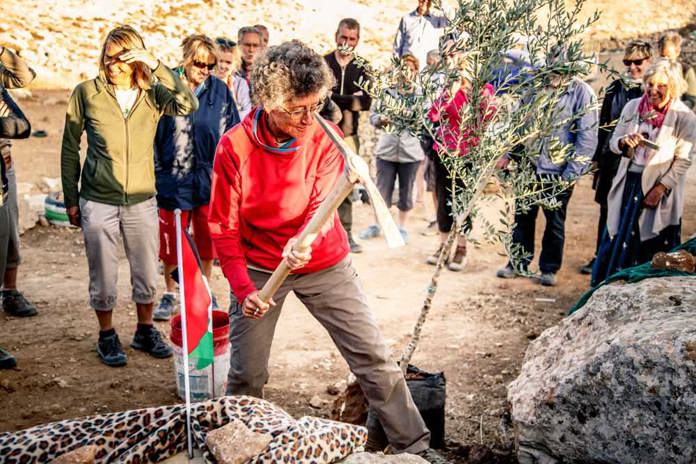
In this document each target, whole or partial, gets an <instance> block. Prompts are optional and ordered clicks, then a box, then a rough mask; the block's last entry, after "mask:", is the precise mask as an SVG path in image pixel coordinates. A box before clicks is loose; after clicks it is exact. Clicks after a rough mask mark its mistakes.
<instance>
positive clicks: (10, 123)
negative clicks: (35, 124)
mask: <svg viewBox="0 0 696 464" xmlns="http://www.w3.org/2000/svg"><path fill="white" fill-rule="evenodd" d="M0 106H3V107H6V108H7V110H8V114H7V115H6V116H3V117H0V152H2V150H5V149H7V150H9V145H10V142H9V140H3V139H26V138H27V137H29V134H31V124H29V120H28V119H27V117H26V116H24V113H22V110H21V109H19V106H17V103H15V101H14V100H13V99H12V97H11V96H10V94H9V93H8V92H7V89H5V88H4V87H1V86H0ZM5 170H6V168H5V162H4V161H3V159H2V157H0V179H1V180H2V201H0V205H4V204H5V202H6V200H7V192H8V184H7V173H6V172H5Z"/></svg>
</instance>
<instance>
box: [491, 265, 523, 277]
mask: <svg viewBox="0 0 696 464" xmlns="http://www.w3.org/2000/svg"><path fill="white" fill-rule="evenodd" d="M518 275H519V274H518V272H517V271H515V270H514V269H513V268H512V266H511V265H510V264H506V265H505V267H504V268H501V269H498V272H496V273H495V276H496V277H499V278H501V279H513V278H515V277H517V276H518Z"/></svg>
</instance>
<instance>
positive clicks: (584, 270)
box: [580, 258, 595, 275]
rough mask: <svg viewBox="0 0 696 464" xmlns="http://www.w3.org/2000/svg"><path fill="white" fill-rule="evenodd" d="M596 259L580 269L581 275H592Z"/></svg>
mask: <svg viewBox="0 0 696 464" xmlns="http://www.w3.org/2000/svg"><path fill="white" fill-rule="evenodd" d="M594 261H595V258H592V259H591V260H590V262H589V263H587V264H585V265H584V266H583V267H581V268H580V274H585V275H590V274H592V266H594Z"/></svg>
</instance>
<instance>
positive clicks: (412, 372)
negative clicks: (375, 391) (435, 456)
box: [366, 364, 447, 450]
mask: <svg viewBox="0 0 696 464" xmlns="http://www.w3.org/2000/svg"><path fill="white" fill-rule="evenodd" d="M406 384H407V385H408V389H409V390H410V391H411V396H412V397H413V402H414V403H416V407H417V408H418V411H419V412H420V414H421V417H423V421H424V422H425V425H426V426H427V427H428V429H429V430H430V447H431V448H444V447H445V399H446V396H447V394H446V391H445V384H446V381H445V375H444V373H442V372H438V373H436V374H431V373H429V372H425V371H422V370H420V369H418V368H417V367H415V366H412V365H410V364H409V365H408V369H407V371H406ZM366 426H367V447H368V449H379V450H383V449H384V448H386V446H387V445H388V444H389V443H388V441H387V437H386V435H385V434H384V430H383V429H382V424H380V422H379V419H378V418H377V414H376V413H375V411H374V410H373V409H372V408H370V410H369V412H368V414H367V424H366Z"/></svg>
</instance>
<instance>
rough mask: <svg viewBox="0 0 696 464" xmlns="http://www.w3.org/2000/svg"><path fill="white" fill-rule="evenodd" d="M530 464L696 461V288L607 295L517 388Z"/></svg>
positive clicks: (553, 340) (515, 401)
mask: <svg viewBox="0 0 696 464" xmlns="http://www.w3.org/2000/svg"><path fill="white" fill-rule="evenodd" d="M508 399H509V401H510V403H511V406H512V421H513V426H514V428H515V436H516V443H517V446H518V458H519V462H520V463H521V464H531V463H539V464H551V463H559V462H563V463H580V462H582V463H595V462H596V463H600V462H601V463H629V462H632V463H649V462H650V463H652V462H665V463H666V462H669V463H684V464H687V463H694V462H696V279H695V278H690V277H670V278H660V279H646V280H643V281H641V282H638V283H636V284H630V285H629V284H624V285H622V284H614V285H607V286H605V287H602V288H601V289H599V290H598V291H597V292H596V293H595V294H594V295H593V296H592V298H591V299H590V300H589V301H588V302H587V304H586V305H585V306H584V307H583V308H581V309H580V310H579V311H577V312H576V313H575V314H573V315H572V316H570V317H568V318H566V319H565V320H563V321H562V322H561V323H560V324H559V325H557V326H555V327H552V328H550V329H548V330H546V331H545V332H544V333H543V334H542V335H541V336H540V337H539V338H538V339H537V340H535V341H534V342H533V343H532V344H531V345H530V347H529V349H528V350H527V353H526V355H525V360H524V364H523V366H522V369H521V372H520V376H519V377H518V378H517V379H516V380H515V381H514V382H512V383H511V384H510V386H509V389H508Z"/></svg>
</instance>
